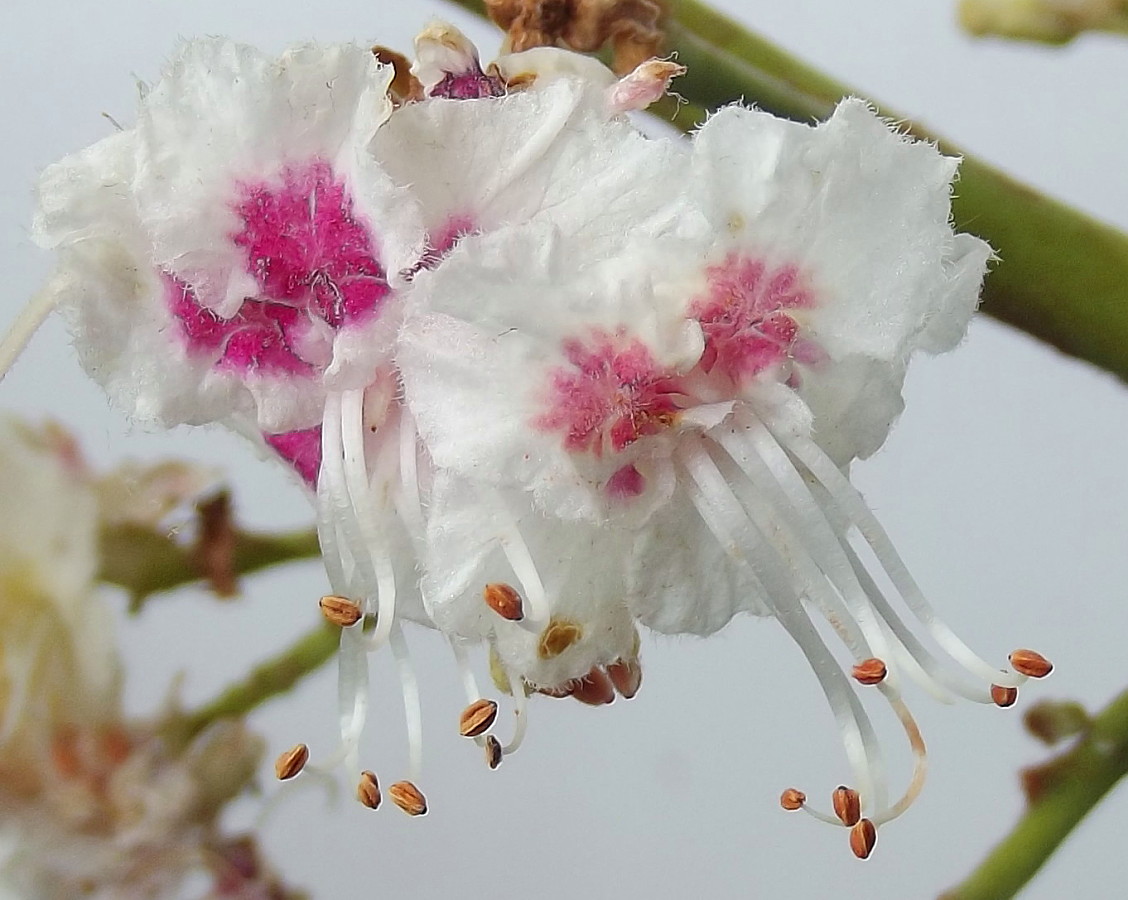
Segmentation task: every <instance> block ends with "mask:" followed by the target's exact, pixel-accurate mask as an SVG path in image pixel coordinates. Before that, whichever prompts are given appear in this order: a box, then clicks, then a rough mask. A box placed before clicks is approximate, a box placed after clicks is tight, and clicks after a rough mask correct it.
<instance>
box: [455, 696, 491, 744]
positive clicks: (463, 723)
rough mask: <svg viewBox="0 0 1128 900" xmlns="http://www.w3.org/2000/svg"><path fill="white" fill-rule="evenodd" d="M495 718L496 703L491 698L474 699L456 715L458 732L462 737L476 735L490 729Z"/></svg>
mask: <svg viewBox="0 0 1128 900" xmlns="http://www.w3.org/2000/svg"><path fill="white" fill-rule="evenodd" d="M496 718H497V704H496V703H494V701H493V700H475V701H474V702H473V703H471V704H470V705H469V706H467V707H466V709H464V710H462V715H461V716H459V717H458V733H459V734H461V735H462V736H463V737H470V738H472V737H477V736H478V735H480V734H484V733H485V732H487V731H489V730H490V726H491V725H493V723H494V719H496Z"/></svg>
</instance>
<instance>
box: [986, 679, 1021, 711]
mask: <svg viewBox="0 0 1128 900" xmlns="http://www.w3.org/2000/svg"><path fill="white" fill-rule="evenodd" d="M991 699H992V700H994V701H995V705H996V706H1001V707H1003V709H1006V708H1007V707H1008V706H1014V704H1015V701H1016V700H1018V688H1013V687H1003V686H1002V685H999V684H993V685H991Z"/></svg>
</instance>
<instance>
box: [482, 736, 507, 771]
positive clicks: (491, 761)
mask: <svg viewBox="0 0 1128 900" xmlns="http://www.w3.org/2000/svg"><path fill="white" fill-rule="evenodd" d="M503 756H504V752H503V751H502V749H501V742H500V741H498V739H497V738H495V737H494V736H493V735H492V734H488V735H486V765H487V766H489V767H490V768H491V769H496V768H497V767H498V766H500V765H501V760H502V757H503Z"/></svg>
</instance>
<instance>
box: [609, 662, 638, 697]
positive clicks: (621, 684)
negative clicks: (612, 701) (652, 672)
mask: <svg viewBox="0 0 1128 900" xmlns="http://www.w3.org/2000/svg"><path fill="white" fill-rule="evenodd" d="M607 675H608V677H609V678H610V679H611V683H612V684H613V685H615V690H617V691H618V692H619V693H620V694H622V695H623V699H625V700H630V699H631V698H632V697H633V696H634V695H635V694H637V693H638V689H639V688H640V687H642V666H641V665H640V664H639V661H638V660H637V659H620V660H619V661H618V662H613V663H611V665H609V666H608V667H607Z"/></svg>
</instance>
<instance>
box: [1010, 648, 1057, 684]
mask: <svg viewBox="0 0 1128 900" xmlns="http://www.w3.org/2000/svg"><path fill="white" fill-rule="evenodd" d="M1010 664H1011V667H1012V668H1013V669H1014V670H1015V671H1016V672H1017V673H1018V674H1019V675H1025V676H1026V677H1028V678H1045V677H1046V676H1047V675H1049V674H1050V673H1051V672H1052V671H1053V670H1054V664H1053V663H1051V662H1050V661H1049V660H1048V659H1046V657H1044V656H1043V655H1042V654H1041V653H1037V652H1035V651H1034V650H1015V651H1014V653H1012V654H1011V655H1010Z"/></svg>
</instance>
